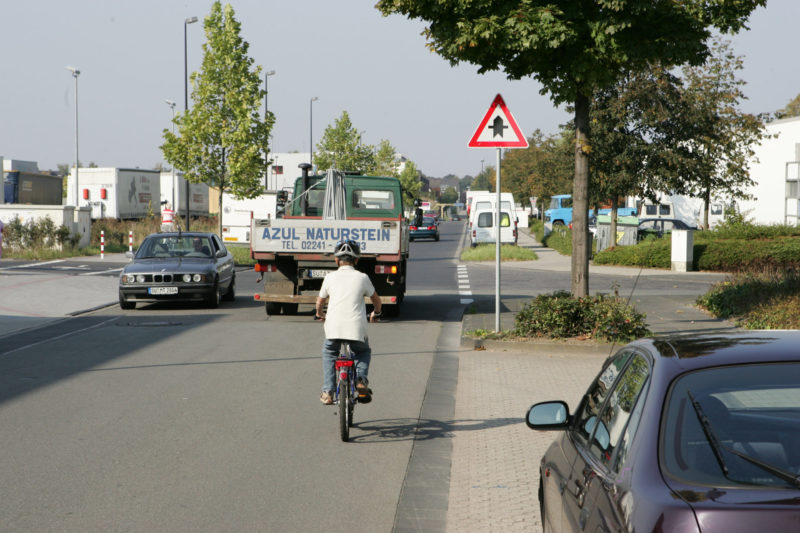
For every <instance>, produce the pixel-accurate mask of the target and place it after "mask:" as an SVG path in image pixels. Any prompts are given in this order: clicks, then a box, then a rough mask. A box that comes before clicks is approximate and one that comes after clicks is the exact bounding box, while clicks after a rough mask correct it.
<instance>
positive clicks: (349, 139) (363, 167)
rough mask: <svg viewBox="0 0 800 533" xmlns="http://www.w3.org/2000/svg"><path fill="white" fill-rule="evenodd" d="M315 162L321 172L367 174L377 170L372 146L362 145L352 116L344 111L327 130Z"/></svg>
mask: <svg viewBox="0 0 800 533" xmlns="http://www.w3.org/2000/svg"><path fill="white" fill-rule="evenodd" d="M314 162H315V163H316V165H317V169H318V170H320V171H325V170H328V169H329V168H335V169H337V170H349V171H352V172H359V173H361V174H367V173H369V171H370V170H373V169H374V168H375V153H374V151H373V147H372V146H371V145H368V144H367V145H365V144H362V142H361V134H360V133H359V132H358V130H357V129H356V128H355V127H354V126H353V123H352V122H351V121H350V115H348V114H347V111H342V116H340V117H339V118H337V119H336V120H335V121H334V123H333V124H331V125H329V126H328V127H327V128H325V132H324V133H323V134H322V139H320V142H319V143H318V144H317V152H316V155H315V156H314Z"/></svg>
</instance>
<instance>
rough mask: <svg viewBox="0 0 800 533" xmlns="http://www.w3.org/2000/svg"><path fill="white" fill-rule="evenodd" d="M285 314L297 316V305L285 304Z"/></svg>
mask: <svg viewBox="0 0 800 533" xmlns="http://www.w3.org/2000/svg"><path fill="white" fill-rule="evenodd" d="M282 307H283V314H284V315H296V314H297V304H283V305H282Z"/></svg>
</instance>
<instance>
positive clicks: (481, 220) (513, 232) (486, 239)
mask: <svg viewBox="0 0 800 533" xmlns="http://www.w3.org/2000/svg"><path fill="white" fill-rule="evenodd" d="M503 203H504V202H503ZM511 213H512V212H511V211H509V210H507V209H501V211H500V244H517V223H516V222H515V221H514V218H513V216H512V214H511ZM473 214H474V216H475V219H474V224H473V225H472V229H470V232H469V234H470V245H471V246H472V247H473V248H475V247H476V246H478V245H479V244H484V243H494V242H496V238H495V228H494V216H495V210H494V209H492V208H489V209H481V210H479V211H473Z"/></svg>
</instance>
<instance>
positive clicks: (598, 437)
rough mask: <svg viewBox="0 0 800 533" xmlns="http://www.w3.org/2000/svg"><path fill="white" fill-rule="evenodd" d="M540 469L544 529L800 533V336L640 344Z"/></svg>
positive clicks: (609, 368) (536, 415)
mask: <svg viewBox="0 0 800 533" xmlns="http://www.w3.org/2000/svg"><path fill="white" fill-rule="evenodd" d="M527 423H528V426H529V427H531V428H533V429H537V430H560V431H562V434H561V435H560V436H559V437H558V438H557V439H556V441H555V442H553V444H551V445H550V447H549V448H548V450H547V452H546V453H545V455H544V457H543V458H542V462H541V467H540V474H541V477H540V484H539V504H540V506H541V511H542V524H543V526H544V531H548V532H550V531H552V532H560V531H580V532H588V531H591V532H596V531H637V532H650V531H663V532H672V531H675V532H681V533H686V532H705V531H724V532H725V533H731V532H748V533H751V532H754V531H755V532H765V533H766V532H767V531H770V532H771V531H800V332H798V331H748V332H741V333H739V332H736V333H734V332H725V333H724V334H716V335H715V334H705V335H699V336H675V337H661V338H652V339H642V340H639V341H636V342H633V343H631V344H629V345H627V346H625V347H624V348H622V349H621V350H619V351H618V352H617V353H616V354H614V355H613V356H611V357H609V358H608V360H607V361H606V362H605V363H604V365H603V368H602V370H601V371H600V374H599V375H598V376H597V378H596V379H595V380H594V382H593V383H592V385H591V386H590V387H589V390H588V391H587V393H586V395H585V396H584V397H583V399H582V400H581V402H580V404H579V405H578V408H577V409H576V410H575V412H574V414H569V407H568V406H567V404H566V403H564V402H562V401H554V402H544V403H539V404H536V405H534V406H533V407H531V408H530V410H529V411H528V415H527Z"/></svg>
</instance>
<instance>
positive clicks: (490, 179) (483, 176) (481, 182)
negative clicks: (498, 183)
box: [469, 167, 495, 192]
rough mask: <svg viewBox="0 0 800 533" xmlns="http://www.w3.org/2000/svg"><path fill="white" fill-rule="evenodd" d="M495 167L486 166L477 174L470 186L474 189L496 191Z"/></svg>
mask: <svg viewBox="0 0 800 533" xmlns="http://www.w3.org/2000/svg"><path fill="white" fill-rule="evenodd" d="M494 182H495V178H494V167H486V168H484V169H483V170H481V172H480V174H478V175H477V176H475V179H473V180H472V184H471V185H470V186H469V188H470V189H472V190H473V191H489V192H493V191H494Z"/></svg>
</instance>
